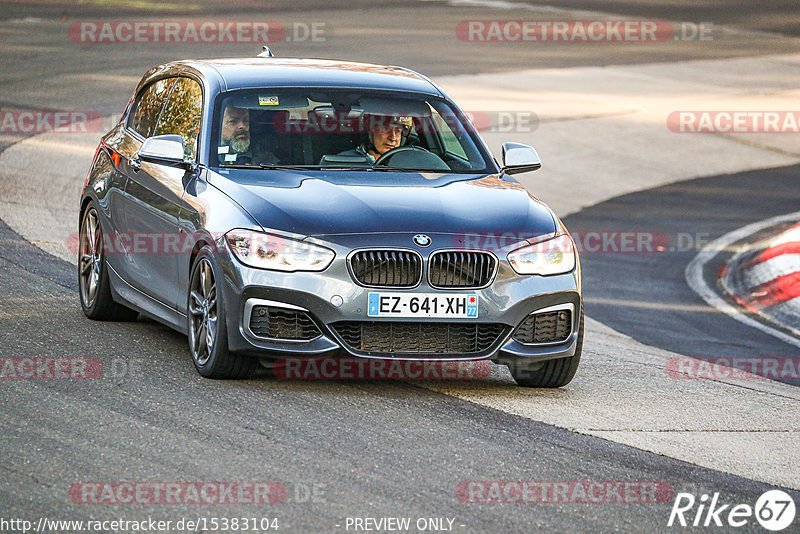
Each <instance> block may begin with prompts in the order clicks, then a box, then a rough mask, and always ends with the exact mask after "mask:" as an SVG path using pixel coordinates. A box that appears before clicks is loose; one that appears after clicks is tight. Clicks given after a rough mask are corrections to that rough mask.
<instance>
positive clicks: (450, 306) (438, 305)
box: [367, 292, 478, 319]
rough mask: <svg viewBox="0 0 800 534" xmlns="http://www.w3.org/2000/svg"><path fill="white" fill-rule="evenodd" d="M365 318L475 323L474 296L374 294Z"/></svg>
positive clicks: (475, 301)
mask: <svg viewBox="0 0 800 534" xmlns="http://www.w3.org/2000/svg"><path fill="white" fill-rule="evenodd" d="M367 316H368V317H437V318H438V317H441V318H451V319H477V318H478V296H477V295H472V294H468V293H453V294H448V295H443V294H441V293H391V292H375V293H370V294H369V302H368V305H367Z"/></svg>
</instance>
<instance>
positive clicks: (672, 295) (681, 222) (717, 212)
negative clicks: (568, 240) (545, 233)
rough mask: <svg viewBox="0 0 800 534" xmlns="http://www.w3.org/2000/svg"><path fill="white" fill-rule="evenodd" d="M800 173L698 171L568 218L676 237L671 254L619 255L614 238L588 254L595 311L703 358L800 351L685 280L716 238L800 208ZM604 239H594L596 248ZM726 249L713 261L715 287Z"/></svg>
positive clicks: (588, 294)
mask: <svg viewBox="0 0 800 534" xmlns="http://www.w3.org/2000/svg"><path fill="white" fill-rule="evenodd" d="M798 175H800V166H790V167H782V168H777V169H769V170H759V171H751V172H744V173H740V174H734V175H722V176H714V177H709V178H699V179H694V180H689V181H685V182H679V183H674V184H670V185H667V186H663V187H658V188H655V189H650V190H647V191H640V192H636V193H631V194H628V195H624V196H621V197H617V198H614V199H612V200H609V201H606V202H603V203H601V204H598V205H595V206H592V207H589V208H586V209H584V210H582V211H580V212H578V213H576V214H573V215H570V216H568V217H566V218H565V219H564V222H565V223H566V224H567V227H568V228H569V229H570V231H572V232H573V233H575V234H577V235H578V236H581V235H584V236H586V233H588V232H607V231H611V232H613V231H632V232H639V233H641V232H644V233H645V235H647V234H649V233H651V232H652V233H653V234H654V235H655V239H654V240H653V241H654V242H659V241H663V239H664V238H665V235H664V234H666V237H668V238H669V246H668V248H667V249H666V250H664V251H663V252H641V251H640V250H637V251H636V252H634V253H617V252H613V251H608V249H610V248H611V246H609V245H607V246H606V247H605V248H606V250H605V251H603V250H602V245H601V251H600V252H594V253H590V252H583V253H582V255H581V265H582V268H583V286H584V297H585V298H586V311H587V314H589V315H590V316H592V317H593V318H595V319H597V320H599V321H601V322H603V323H605V324H607V325H608V326H610V327H612V328H614V329H615V330H618V331H620V332H622V333H624V334H626V335H629V336H631V337H632V338H634V339H636V340H638V341H640V342H642V343H645V344H647V345H652V346H656V347H659V348H662V349H666V350H669V351H672V352H677V353H680V354H685V355H687V356H692V357H695V358H700V359H709V358H719V357H729V358H730V357H740V358H753V357H756V358H760V357H798V356H800V354H798V352H799V351H798V349H797V347H793V346H791V345H789V344H787V343H784V342H782V341H779V340H778V339H777V338H774V337H772V336H770V335H768V334H766V333H763V332H761V331H759V330H756V329H754V328H750V327H747V326H745V325H743V324H741V323H739V322H738V321H735V320H733V319H731V318H730V317H728V316H727V315H725V314H723V313H721V312H718V311H717V310H715V309H713V308H712V307H710V306H708V305H707V304H706V303H705V301H703V300H702V299H701V298H700V297H699V296H698V295H697V294H695V293H694V292H693V291H692V289H691V288H689V286H688V285H687V283H686V280H685V278H684V270H685V268H686V266H687V265H688V263H689V262H690V261H691V260H692V259H693V258H694V257H695V255H696V254H697V252H698V251H699V250H700V249H701V248H702V247H703V246H704V245H705V244H708V243H709V242H710V241H712V240H714V239H716V238H718V237H719V236H721V235H723V234H726V233H728V232H731V231H733V230H735V229H737V228H740V227H742V226H745V225H747V224H750V223H753V222H756V221H760V220H764V219H767V218H770V217H774V216H776V215H781V214H784V213H790V212H793V211H797V210H798V209H800V188H799V187H798V183H797V182H798ZM601 235H602V234H601ZM605 235H606V236H608V234H605ZM584 241H585V237H584ZM609 241H610V240H609ZM617 242H619V239H617ZM598 243H600V242H599V241H597V240H596V239H595V240H594V241H591V240H590V241H589V244H590V245H591V246H593V247H594V246H597V244H598ZM634 248H635V247H634ZM642 249H644V250H647V247H642ZM724 257H725V254H720V255H718V256H717V258H715V261H712V262H710V264H709V265H708V266H707V270H706V273H705V275H706V281H707V282H708V283H709V284H711V285H712V287H713V286H714V285H716V275H715V273H716V270H717V269H718V268H719V266H720V264H721V262H722V261H723V259H724ZM791 383H795V384H796V383H797V381H796V380H795V381H793V382H791Z"/></svg>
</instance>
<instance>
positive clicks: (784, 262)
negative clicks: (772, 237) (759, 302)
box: [744, 254, 800, 289]
mask: <svg viewBox="0 0 800 534" xmlns="http://www.w3.org/2000/svg"><path fill="white" fill-rule="evenodd" d="M796 272H800V254H781V255H780V256H775V257H774V258H770V259H768V260H767V261H762V262H761V263H757V264H755V265H753V266H752V267H750V268H749V269H745V275H744V276H745V280H746V281H747V285H749V286H750V289H752V288H754V287H756V286H760V285H762V284H766V283H767V282H771V281H772V280H775V279H776V278H780V277H781V276H786V275H787V274H792V273H796Z"/></svg>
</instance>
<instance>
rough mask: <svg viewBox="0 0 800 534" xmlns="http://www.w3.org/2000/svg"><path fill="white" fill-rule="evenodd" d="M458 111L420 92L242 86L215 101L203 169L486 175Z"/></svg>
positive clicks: (488, 166)
mask: <svg viewBox="0 0 800 534" xmlns="http://www.w3.org/2000/svg"><path fill="white" fill-rule="evenodd" d="M465 120H466V119H465V118H464V116H463V114H460V113H458V112H457V111H456V110H455V109H453V108H452V107H451V106H450V105H449V104H448V103H447V102H445V101H444V100H441V99H438V98H435V97H430V96H426V95H417V94H408V93H397V92H385V91H384V92H381V91H364V90H353V89H349V90H334V89H331V90H326V89H304V90H297V89H274V88H267V89H246V90H245V89H243V90H236V91H229V92H226V93H223V94H222V95H220V98H218V99H217V102H216V106H215V111H214V128H213V131H212V143H213V145H212V152H211V165H212V166H217V167H230V168H242V167H253V168H264V169H271V168H293V169H295V168H300V169H326V170H365V171H395V172H398V171H417V172H440V173H476V172H492V171H493V163H492V159H491V157H490V156H488V155H487V154H486V152H485V150H484V149H483V148H481V145H480V143H478V142H476V139H475V138H474V137H473V136H474V135H475V134H474V133H472V131H471V128H469V127H467V125H466V123H465Z"/></svg>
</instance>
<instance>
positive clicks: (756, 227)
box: [684, 211, 800, 347]
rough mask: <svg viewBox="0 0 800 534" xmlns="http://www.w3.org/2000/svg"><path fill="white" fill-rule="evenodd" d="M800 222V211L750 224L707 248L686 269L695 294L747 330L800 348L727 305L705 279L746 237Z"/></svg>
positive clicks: (796, 342) (786, 336)
mask: <svg viewBox="0 0 800 534" xmlns="http://www.w3.org/2000/svg"><path fill="white" fill-rule="evenodd" d="M797 220H800V211H796V212H794V213H787V214H786V215H779V216H777V217H773V218H771V219H767V220H765V221H759V222H756V223H753V224H748V225H747V226H743V227H742V228H739V229H738V230H734V231H733V232H730V233H727V234H725V235H723V236H722V237H720V238H718V239H715V240H714V241H712V242H711V243H709V244H708V245H706V246H705V247H704V248H703V250H701V251H700V253H699V254H698V255H697V256H695V257H694V259H693V260H692V261H691V262H689V265H687V266H686V270H685V271H684V275H685V277H686V282H688V284H689V287H691V288H692V290H693V291H694V292H695V293H697V294H698V295H700V297H701V298H702V299H703V300H705V301H706V302H707V303H708V304H709V305H710V306H712V307H714V308H716V309H717V310H719V311H721V312H722V313H724V314H726V315H728V316H729V317H731V318H732V319H735V320H737V321H739V322H740V323H742V324H745V325H747V326H751V327H753V328H755V329H757V330H760V331H761V332H764V333H765V334H769V335H770V336H773V337H776V338H778V339H780V340H781V341H784V342H786V343H788V344H790V345H793V346H795V347H800V339H798V338H796V337H793V336H790V335H789V334H786V333H784V332H781V331H780V330H778V329H776V328H772V327H771V326H768V325H765V324H763V323H760V322H758V321H756V320H755V319H753V318H751V317H748V316H747V315H745V314H744V313H742V312H741V311H739V310H738V309H737V308H735V307H734V306H732V305H731V304H729V303H728V302H726V301H725V299H723V298H722V297H721V296H719V295H718V294H717V292H716V291H714V289H713V288H711V287H710V286H709V285H708V284H707V283H706V281H705V279H704V278H703V270H704V268H705V266H706V264H707V263H708V262H709V261H711V260H712V259H713V258H714V257H715V256H716V255H717V254H718V253H719V252H720V251H721V250H726V249H728V248H729V247H730V246H731V245H733V244H734V243H736V242H737V241H741V240H743V239H745V238H746V237H748V236H750V235H753V234H755V233H757V232H760V231H762V230H764V229H765V228H769V227H770V226H774V225H776V224H780V223H783V222H786V221H797ZM783 326H786V328H787V329H788V330H790V331H791V332H792V333H794V334H795V335H797V336H800V330H798V329H796V328H793V327H791V326H789V325H783Z"/></svg>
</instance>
